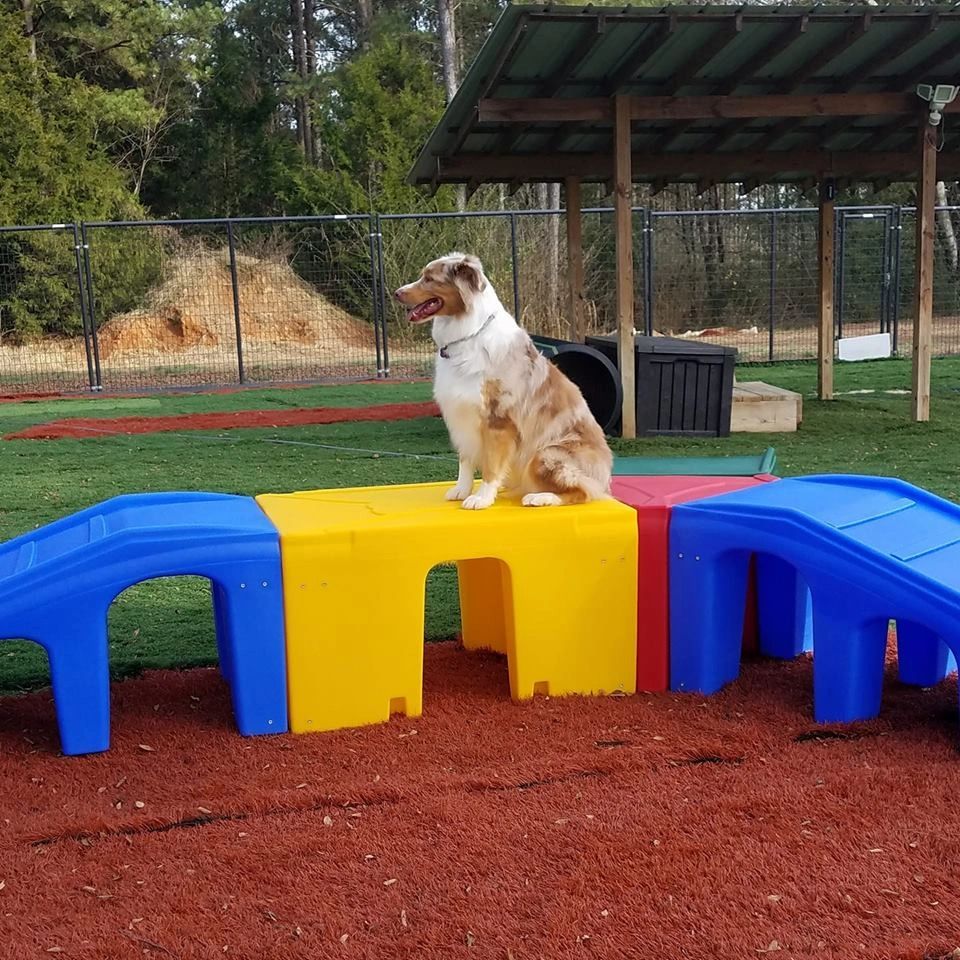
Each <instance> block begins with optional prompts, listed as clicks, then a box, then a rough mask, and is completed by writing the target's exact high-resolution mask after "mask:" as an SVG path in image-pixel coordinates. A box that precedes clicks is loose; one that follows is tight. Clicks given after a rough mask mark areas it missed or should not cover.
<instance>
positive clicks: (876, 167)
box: [410, 5, 960, 436]
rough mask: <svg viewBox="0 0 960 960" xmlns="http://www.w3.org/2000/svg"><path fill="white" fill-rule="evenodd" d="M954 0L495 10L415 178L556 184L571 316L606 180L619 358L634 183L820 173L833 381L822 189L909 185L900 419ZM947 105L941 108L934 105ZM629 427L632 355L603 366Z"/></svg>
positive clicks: (922, 326)
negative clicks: (594, 202)
mask: <svg viewBox="0 0 960 960" xmlns="http://www.w3.org/2000/svg"><path fill="white" fill-rule="evenodd" d="M921 84H929V85H931V87H932V88H935V87H936V86H937V85H938V84H940V85H944V84H945V85H950V84H954V85H960V5H952V6H947V7H933V6H931V7H909V6H885V7H870V6H857V7H843V6H777V7H762V6H740V7H736V6H702V7H692V6H668V7H662V8H652V7H583V8H578V7H567V6H510V7H507V8H506V9H505V10H504V11H503V13H502V15H501V16H500V18H499V19H498V20H497V22H496V24H495V25H494V28H493V30H492V32H491V34H490V36H489V37H488V38H487V41H486V42H485V43H484V45H483V47H482V49H481V50H480V53H479V54H478V55H477V59H476V61H475V62H474V63H473V65H472V66H471V67H470V69H469V71H468V72H467V74H466V76H465V77H464V79H463V83H462V84H461V86H460V89H459V90H458V92H457V94H456V96H455V97H454V98H453V100H452V101H451V103H450V104H449V106H448V107H447V110H446V111H445V113H444V115H443V117H442V118H441V120H440V122H439V123H438V124H437V126H436V128H435V129H434V131H433V133H432V134H431V135H430V137H429V139H428V140H427V142H426V144H425V146H424V147H423V150H422V151H421V153H420V155H419V157H418V158H417V161H416V163H415V165H414V167H413V170H412V171H411V173H410V180H411V182H412V183H417V184H424V185H428V186H430V187H431V188H433V189H436V188H437V187H438V186H439V185H440V184H443V183H466V184H468V185H470V187H471V188H473V189H475V188H476V187H477V186H478V185H479V184H481V183H488V182H506V183H510V184H514V185H515V184H520V183H524V182H528V181H529V182H544V181H561V182H562V183H564V184H565V189H566V210H567V241H568V256H569V276H570V294H569V303H570V311H571V317H570V325H571V330H572V331H577V332H579V331H582V329H583V328H582V322H581V319H582V318H580V316H579V307H580V304H581V302H582V296H583V264H582V252H581V246H580V192H581V191H580V185H581V183H582V182H584V181H593V182H606V183H608V184H610V185H611V186H612V191H613V195H614V208H615V230H616V260H617V322H618V330H619V342H620V351H621V356H623V355H624V352H626V353H627V355H632V331H633V329H634V316H633V312H634V295H633V269H632V263H633V260H632V232H631V183H632V182H636V181H643V182H647V183H652V184H657V185H663V184H665V183H668V182H684V181H686V182H694V183H697V184H699V185H700V186H701V187H706V186H708V185H711V184H714V183H719V182H736V183H741V184H746V185H747V186H755V185H758V184H761V183H769V182H778V183H783V182H794V183H801V184H806V185H807V186H810V187H812V186H813V185H814V184H818V185H819V195H820V218H819V223H820V231H819V276H820V322H819V338H818V342H819V359H818V364H819V395H820V397H821V398H823V399H830V398H831V397H832V396H833V356H834V303H833V272H834V227H833V225H834V211H833V203H834V196H835V193H836V190H837V187H838V185H841V186H842V185H843V184H846V183H852V182H862V181H866V182H872V183H875V184H885V183H890V182H893V181H903V180H909V181H915V182H916V183H917V217H916V222H917V248H916V253H917V255H916V264H917V265H916V272H917V276H916V280H917V283H916V302H915V320H914V328H913V339H914V342H913V416H914V419H916V420H927V419H929V414H930V355H931V323H932V313H933V248H934V230H935V227H934V194H935V183H936V181H937V179H938V178H939V179H952V178H956V177H957V176H960V97H958V98H957V99H955V100H954V101H953V102H952V103H950V104H948V105H946V106H944V107H943V109H942V110H941V111H933V109H932V108H933V107H934V106H935V104H932V103H931V102H928V101H927V100H925V99H923V98H922V97H921V96H920V95H919V94H918V90H917V88H918V85H921ZM951 114H952V116H951ZM620 370H621V376H622V378H623V387H624V408H623V430H624V436H633V434H634V430H635V411H634V405H633V398H634V396H635V391H634V384H633V378H634V373H633V364H631V363H621V364H620Z"/></svg>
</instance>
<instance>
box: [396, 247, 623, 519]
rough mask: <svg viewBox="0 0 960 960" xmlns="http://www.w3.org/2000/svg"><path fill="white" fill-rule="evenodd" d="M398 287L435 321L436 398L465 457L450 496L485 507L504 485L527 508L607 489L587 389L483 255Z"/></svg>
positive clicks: (606, 455)
mask: <svg viewBox="0 0 960 960" xmlns="http://www.w3.org/2000/svg"><path fill="white" fill-rule="evenodd" d="M395 295H396V298H397V299H398V300H399V301H400V302H401V303H403V304H404V305H405V306H406V307H407V308H408V313H407V319H408V320H409V321H410V322H411V323H426V322H427V320H432V321H433V339H434V341H435V342H436V344H437V347H438V348H439V353H438V356H437V367H436V374H435V376H434V397H435V398H436V400H437V403H438V404H439V405H440V411H441V413H442V414H443V419H444V421H445V422H446V424H447V429H448V431H449V432H450V439H451V441H452V443H453V445H454V447H455V448H456V450H457V453H458V454H459V457H460V471H459V475H458V477H457V484H456V486H455V487H453V488H452V489H451V490H450V491H449V492H448V493H447V499H448V500H462V501H463V506H464V507H465V508H466V509H468V510H482V509H484V508H486V507H489V506H490V505H491V504H492V503H493V502H494V500H496V498H497V495H498V493H500V491H501V489H504V488H507V489H508V490H509V491H510V493H511V494H513V495H519V496H520V497H521V498H522V500H521V502H522V503H523V505H524V506H526V507H547V506H558V505H561V504H572V503H585V502H586V501H588V500H596V499H604V498H606V497H607V496H609V492H608V491H609V487H610V473H611V469H612V466H613V457H612V455H611V453H610V448H609V447H608V446H607V441H606V438H605V437H604V435H603V431H602V430H601V429H600V426H599V425H598V423H597V421H596V420H595V419H594V417H593V414H591V412H590V410H589V408H588V407H587V404H586V401H585V400H584V399H583V395H582V394H581V393H580V390H579V388H577V387H576V386H575V385H574V384H573V383H571V382H570V381H569V380H568V379H567V378H566V377H565V376H564V375H563V374H562V373H561V372H560V371H559V370H558V369H557V368H556V367H555V366H554V365H553V364H552V363H550V362H549V361H548V360H546V359H545V358H544V357H543V356H541V354H540V353H539V352H538V351H537V348H536V347H535V346H534V345H533V342H532V341H531V340H530V337H529V336H527V334H526V333H525V332H524V331H523V330H522V329H521V328H520V327H519V326H518V325H517V322H516V321H515V320H514V319H513V317H512V316H511V315H510V314H509V313H508V312H507V311H506V310H505V309H504V306H503V304H502V303H501V302H500V298H499V297H498V296H497V294H496V291H495V290H494V289H493V286H492V285H491V283H490V281H489V280H488V279H487V278H486V277H485V276H484V273H483V266H482V265H481V263H480V261H479V260H478V259H477V258H476V257H474V256H469V255H467V254H463V253H451V254H449V255H448V256H445V257H441V258H440V259H439V260H434V261H432V262H431V263H428V264H427V266H426V267H424V269H423V272H422V273H421V275H420V279H419V280H416V281H414V282H413V283H408V284H407V285H406V286H403V287H400V289H399V290H397V291H396V294H395ZM478 468H479V469H480V471H481V478H482V482H481V483H480V486H479V487H478V488H477V491H476V492H475V493H474V492H473V483H474V473H475V472H476V470H477V469H478Z"/></svg>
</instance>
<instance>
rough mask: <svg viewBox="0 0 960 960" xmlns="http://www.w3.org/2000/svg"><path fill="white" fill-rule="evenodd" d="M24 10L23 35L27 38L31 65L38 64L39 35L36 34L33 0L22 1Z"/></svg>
mask: <svg viewBox="0 0 960 960" xmlns="http://www.w3.org/2000/svg"><path fill="white" fill-rule="evenodd" d="M21 8H22V9H23V35H24V36H25V37H26V38H27V44H28V48H29V57H30V62H31V63H36V62H37V35H36V34H35V33H34V26H35V24H34V22H33V0H21Z"/></svg>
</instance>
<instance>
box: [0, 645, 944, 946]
mask: <svg viewBox="0 0 960 960" xmlns="http://www.w3.org/2000/svg"><path fill="white" fill-rule="evenodd" d="M425 673H426V699H425V714H424V716H423V717H420V718H417V719H403V718H397V719H395V720H393V721H392V722H391V723H389V724H385V725H382V726H377V727H368V728H365V729H361V730H354V731H344V732H340V733H335V734H319V735H308V736H300V737H294V736H280V737H269V738H255V739H243V738H241V737H239V736H237V735H235V734H234V732H233V730H232V723H231V717H230V710H229V705H228V699H227V695H226V691H225V689H224V686H223V684H222V682H221V681H220V679H219V677H218V675H217V674H216V672H215V671H212V670H197V671H188V672H184V673H152V674H147V675H145V676H144V677H141V678H139V679H136V680H131V681H127V682H124V683H120V684H117V685H115V686H114V693H113V705H114V717H113V733H114V737H113V747H112V749H111V750H110V751H109V752H108V753H106V754H102V755H99V756H92V757H86V758H72V759H70V758H64V757H60V756H58V755H57V753H56V737H55V733H54V728H53V721H52V710H51V706H50V703H49V694H45V693H39V694H35V695H31V696H27V697H24V698H20V699H6V700H3V701H0V845H2V846H0V881H2V889H0V956H2V957H3V958H23V957H44V956H48V955H51V954H55V955H62V956H64V957H83V958H92V957H95V958H123V957H151V958H171V957H172V958H183V960H187V958H190V960H193V958H213V957H224V956H226V957H243V958H250V960H255V958H256V960H265V958H269V960H275V958H276V960H287V958H291V960H292V958H298V960H299V958H303V960H307V958H310V960H316V958H327V957H331V958H351V957H362V958H386V960H393V958H410V960H413V958H417V960H448V958H453V960H456V958H484V960H486V958H490V960H509V958H513V960H533V958H545V960H558V958H566V957H571V958H589V957H597V958H624V960H627V958H631V960H637V958H639V960H646V958H651V960H653V958H657V960H660V958H670V960H673V958H690V960H705V958H711V960H713V958H720V960H727V958H729V960H745V958H749V957H760V956H771V957H774V958H792V957H804V958H805V957H816V958H831V960H849V958H853V957H868V958H871V960H880V958H902V960H921V958H934V957H937V958H940V957H945V956H947V955H948V954H949V955H951V956H953V954H952V953H951V951H952V950H953V949H954V948H955V947H957V946H958V944H960V899H958V896H960V874H958V871H957V863H958V859H960V807H958V804H957V801H956V796H957V785H958V780H960V761H958V752H957V745H958V739H957V738H958V731H957V722H956V682H955V681H949V682H948V683H945V684H943V685H942V686H941V687H938V688H936V689H935V690H932V691H921V690H915V689H910V688H906V687H902V686H900V685H899V684H898V683H896V681H895V680H893V679H892V675H891V677H890V679H889V681H888V684H887V690H886V699H885V706H884V713H883V715H882V717H881V719H879V720H877V721H873V722H870V723H863V724H858V725H855V726H851V727H842V728H841V727H837V728H823V727H817V726H815V725H814V724H813V723H812V721H811V719H810V702H809V700H810V688H811V670H810V661H809V660H806V659H804V660H801V661H798V662H796V663H791V664H781V663H774V662H755V663H751V664H748V665H747V666H746V667H745V670H744V675H743V677H742V678H741V680H740V681H738V682H737V683H736V684H735V685H733V686H732V687H731V688H729V689H728V690H726V691H725V692H723V693H721V694H720V695H718V696H716V697H712V698H709V699H704V698H701V697H695V696H689V697H682V696H674V695H656V696H653V695H641V696H637V697H623V698H596V699H579V698H571V699H555V700H543V699H539V700H536V701H534V702H533V703H530V704H525V705H520V706H518V705H514V704H511V703H510V702H509V700H508V698H507V677H506V669H505V665H504V663H503V661H502V660H501V659H499V658H497V657H494V656H492V655H477V654H473V655H471V654H467V653H464V652H463V651H461V650H459V649H458V648H457V647H456V646H455V645H453V644H441V645H436V646H431V647H429V648H428V651H427V656H426V670H425Z"/></svg>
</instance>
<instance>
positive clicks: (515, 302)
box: [510, 213, 521, 323]
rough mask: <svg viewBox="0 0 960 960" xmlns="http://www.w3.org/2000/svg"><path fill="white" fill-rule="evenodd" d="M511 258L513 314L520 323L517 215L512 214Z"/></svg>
mask: <svg viewBox="0 0 960 960" xmlns="http://www.w3.org/2000/svg"><path fill="white" fill-rule="evenodd" d="M510 259H511V262H512V263H513V316H514V319H515V320H516V321H517V323H520V322H521V321H520V264H519V262H518V259H517V215H516V214H515V213H511V214H510Z"/></svg>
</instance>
